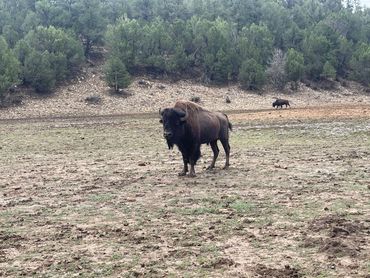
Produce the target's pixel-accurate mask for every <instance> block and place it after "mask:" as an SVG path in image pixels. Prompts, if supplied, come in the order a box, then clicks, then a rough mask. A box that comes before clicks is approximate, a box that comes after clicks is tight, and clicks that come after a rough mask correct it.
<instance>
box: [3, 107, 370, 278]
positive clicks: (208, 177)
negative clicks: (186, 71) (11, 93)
mask: <svg viewBox="0 0 370 278" xmlns="http://www.w3.org/2000/svg"><path fill="white" fill-rule="evenodd" d="M359 111H360V112H362V110H361V109H359ZM292 112H294V111H292ZM295 112H299V111H295ZM316 112H318V111H316ZM326 112H328V111H326ZM326 112H325V111H323V112H322V115H321V116H322V117H323V116H324V115H325V114H326ZM331 112H333V111H331ZM312 113H313V111H312V110H311V111H301V112H300V114H299V115H300V116H301V117H303V118H304V117H305V116H306V117H308V116H312ZM258 115H259V116H260V118H259V119H258V120H257V119H256V118H254V117H255V116H253V115H251V114H250V113H245V114H243V113H242V114H241V113H237V114H229V117H230V119H231V121H232V122H233V124H234V127H235V129H234V132H233V133H232V135H231V143H230V144H231V146H232V156H231V162H232V165H231V168H230V169H229V170H221V165H217V164H216V169H215V170H213V171H211V172H209V171H206V170H205V169H202V167H201V166H203V165H208V164H209V160H210V159H211V156H210V153H211V150H210V148H209V147H207V146H205V147H204V148H203V149H202V151H203V153H204V156H203V158H202V159H201V160H200V161H199V167H200V171H199V172H198V177H197V178H196V179H189V178H178V177H177V175H176V172H177V170H178V169H180V168H181V164H182V162H181V158H180V154H179V153H178V152H177V151H172V152H169V151H168V150H167V149H166V146H165V142H164V140H163V138H161V131H160V129H161V127H160V125H159V124H158V119H157V118H156V117H147V116H146V115H145V116H129V117H128V116H124V117H105V118H101V117H97V118H80V119H73V120H72V121H68V120H66V119H60V120H58V119H52V120H50V121H48V120H47V119H43V120H41V121H35V119H32V120H27V119H25V120H19V121H11V122H6V121H2V122H0V141H1V142H6V143H5V144H4V143H3V144H2V146H1V147H2V149H1V152H2V155H1V156H0V181H1V182H0V195H1V196H2V197H1V198H2V199H1V206H2V207H3V208H4V209H3V210H0V222H1V223H2V225H1V227H0V258H1V261H0V273H1V276H4V277H18V276H22V275H26V276H28V275H30V274H31V275H33V276H40V275H44V276H63V275H68V276H75V275H80V276H104V277H106V276H132V275H142V276H152V275H154V273H155V275H160V276H202V277H205V276H212V277H216V276H220V277H221V276H222V277H234V276H235V273H238V275H239V276H240V275H242V276H250V277H255V276H258V275H262V273H264V275H267V274H271V275H273V276H275V277H289V275H291V276H294V277H304V276H308V277H314V276H320V275H324V276H332V277H342V276H343V277H344V276H348V275H349V276H353V277H356V276H360V277H361V276H364V277H365V276H366V275H367V273H368V263H367V261H368V256H367V254H368V250H369V243H368V242H367V241H366V239H367V237H368V235H367V230H368V228H369V225H368V224H369V223H368V217H367V216H368V214H367V212H368V211H369V202H368V192H369V189H368V187H367V181H368V180H369V178H370V176H369V174H370V173H369V171H368V170H367V169H368V160H367V158H368V155H369V148H368V144H369V140H370V137H369V133H368V132H367V126H368V125H369V120H368V119H365V120H364V119H362V120H357V119H352V120H344V119H342V118H338V119H337V120H336V119H333V121H332V122H322V121H318V120H313V121H311V120H309V119H308V118H304V119H305V120H303V122H301V123H298V122H295V123H293V124H292V123H291V122H290V121H289V120H288V121H287V122H286V119H285V120H283V121H282V120H281V118H280V117H279V116H278V115H276V116H275V118H274V119H270V120H269V121H267V120H266V119H265V118H264V117H265V116H264V114H263V113H262V112H261V113H260V114H258ZM293 118H294V119H296V118H297V115H292V119H293ZM281 146H284V148H281ZM35 154H37V155H35ZM143 160H145V162H146V163H145V165H143V166H138V165H139V164H140V163H141V162H142V161H143ZM205 160H207V161H205ZM201 169H202V170H201ZM66 250H68V252H66ZM342 260H345V261H346V262H348V263H346V264H338V263H335V262H337V261H342ZM15 265H16V266H15ZM330 265H335V268H328V266H330Z"/></svg>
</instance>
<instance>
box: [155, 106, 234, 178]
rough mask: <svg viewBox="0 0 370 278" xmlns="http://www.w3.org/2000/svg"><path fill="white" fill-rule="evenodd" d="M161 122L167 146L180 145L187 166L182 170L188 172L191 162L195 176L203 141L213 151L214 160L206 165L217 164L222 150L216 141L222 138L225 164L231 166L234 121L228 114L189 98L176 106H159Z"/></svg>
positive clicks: (191, 171)
mask: <svg viewBox="0 0 370 278" xmlns="http://www.w3.org/2000/svg"><path fill="white" fill-rule="evenodd" d="M159 114H160V117H161V119H160V122H161V123H162V124H163V136H164V138H165V139H166V141H167V144H168V148H169V149H172V148H173V146H174V145H177V147H178V148H179V150H180V152H181V154H182V158H183V162H184V168H183V170H182V171H181V172H180V173H179V175H180V176H184V175H186V173H187V172H188V171H189V170H188V164H190V172H189V176H190V177H194V176H195V170H194V166H195V164H196V162H197V161H198V159H199V158H200V155H201V154H200V145H202V144H207V145H208V144H209V145H211V148H212V151H213V160H212V163H211V165H210V166H209V167H208V168H207V169H212V168H214V167H215V163H216V159H217V157H218V154H219V149H218V146H217V141H218V140H220V141H221V144H222V146H223V148H224V150H225V153H226V163H225V167H224V168H228V167H229V157H230V145H229V130H231V129H232V125H231V123H230V122H229V119H228V117H227V115H226V114H223V113H220V112H210V111H208V110H206V109H204V108H203V107H201V106H199V105H198V104H195V103H193V102H190V101H178V102H176V104H175V106H174V107H173V108H165V109H163V110H161V109H160V110H159Z"/></svg>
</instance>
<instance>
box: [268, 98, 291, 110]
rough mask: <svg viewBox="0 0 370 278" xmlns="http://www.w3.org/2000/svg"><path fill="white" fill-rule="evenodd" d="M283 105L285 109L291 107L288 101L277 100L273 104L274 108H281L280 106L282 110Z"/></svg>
mask: <svg viewBox="0 0 370 278" xmlns="http://www.w3.org/2000/svg"><path fill="white" fill-rule="evenodd" d="M283 105H285V107H288V106H289V107H290V104H289V101H288V100H286V99H279V98H278V99H276V100H275V101H274V102H273V103H272V107H275V106H276V108H279V106H280V107H281V108H283Z"/></svg>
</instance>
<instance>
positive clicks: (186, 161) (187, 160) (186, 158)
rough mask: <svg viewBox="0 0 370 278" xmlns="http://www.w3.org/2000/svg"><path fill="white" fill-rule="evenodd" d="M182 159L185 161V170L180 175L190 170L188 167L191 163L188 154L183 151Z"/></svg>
mask: <svg viewBox="0 0 370 278" xmlns="http://www.w3.org/2000/svg"><path fill="white" fill-rule="evenodd" d="M182 160H183V162H184V168H183V170H182V171H181V172H180V173H179V176H185V175H186V173H187V172H188V171H189V169H188V163H189V158H188V156H187V155H185V154H184V153H182Z"/></svg>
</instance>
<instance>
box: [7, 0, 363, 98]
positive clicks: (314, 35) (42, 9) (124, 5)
mask: <svg viewBox="0 0 370 278" xmlns="http://www.w3.org/2000/svg"><path fill="white" fill-rule="evenodd" d="M97 49H100V50H101V51H102V50H104V51H103V52H104V56H105V66H104V68H105V75H106V80H107V82H108V84H109V85H110V86H111V87H113V88H115V89H116V90H118V89H120V88H124V87H127V86H128V85H129V83H130V80H131V79H130V77H131V76H133V75H137V74H141V73H143V72H144V73H151V74H156V75H160V76H174V77H176V78H196V79H197V80H200V81H202V82H204V83H207V84H227V83H229V82H238V83H239V84H240V85H241V87H243V88H245V89H249V90H259V89H261V88H262V87H263V86H264V85H265V84H268V83H269V84H271V85H273V86H275V87H277V88H283V87H284V86H285V84H286V83H287V82H291V83H292V84H296V83H297V82H298V81H300V80H303V79H305V80H313V81H320V80H334V79H350V80H354V81H357V82H359V83H362V84H363V85H364V86H368V85H369V82H370V9H365V8H363V7H361V6H360V5H359V3H358V1H355V0H347V1H340V0H0V101H1V99H2V98H3V97H4V95H5V94H6V93H7V92H9V91H11V89H12V88H13V87H14V86H15V85H20V84H22V85H24V86H30V87H32V88H33V89H34V90H35V91H37V92H39V93H48V92H52V91H53V89H54V88H55V86H57V85H58V83H60V82H62V81H64V80H68V79H69V78H71V77H73V76H75V75H76V74H78V72H79V70H80V69H81V67H82V65H83V64H84V62H86V60H88V59H90V58H91V57H92V55H93V54H94V52H96V51H97Z"/></svg>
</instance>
